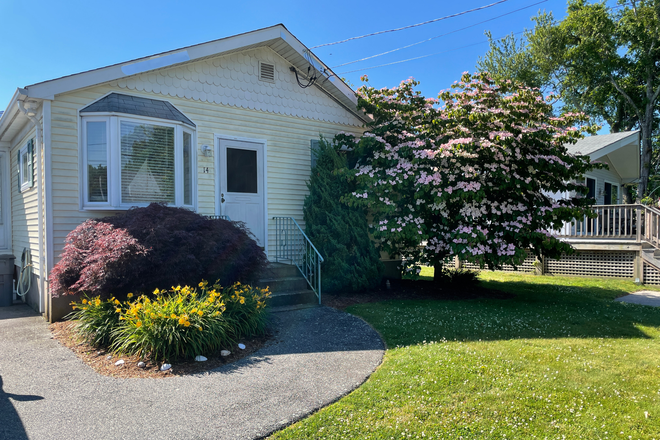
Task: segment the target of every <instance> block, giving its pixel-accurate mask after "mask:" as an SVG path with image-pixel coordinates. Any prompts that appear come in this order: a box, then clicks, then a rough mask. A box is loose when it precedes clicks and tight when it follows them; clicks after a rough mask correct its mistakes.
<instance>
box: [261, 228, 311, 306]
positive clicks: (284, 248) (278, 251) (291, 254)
mask: <svg viewBox="0 0 660 440" xmlns="http://www.w3.org/2000/svg"><path fill="white" fill-rule="evenodd" d="M273 220H275V261H277V262H289V263H291V264H295V265H296V267H297V268H298V270H300V273H301V274H302V276H303V277H304V278H305V280H307V284H309V287H310V288H311V289H312V290H313V291H314V293H315V294H316V296H317V297H318V299H319V304H321V263H323V257H322V256H321V254H320V253H319V251H318V250H317V249H316V248H315V247H314V245H313V244H312V242H311V241H310V240H309V238H308V237H307V235H305V233H304V232H303V230H302V228H301V227H300V225H299V224H298V222H297V221H296V220H295V219H294V218H292V217H273Z"/></svg>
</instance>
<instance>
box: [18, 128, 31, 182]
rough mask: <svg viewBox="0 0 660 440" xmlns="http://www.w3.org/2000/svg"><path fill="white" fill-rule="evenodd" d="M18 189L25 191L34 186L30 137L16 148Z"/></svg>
mask: <svg viewBox="0 0 660 440" xmlns="http://www.w3.org/2000/svg"><path fill="white" fill-rule="evenodd" d="M17 165H18V190H19V191H21V192H22V191H25V190H28V189H30V188H32V187H33V186H34V171H33V166H34V140H33V139H30V140H29V141H28V142H27V143H26V144H25V145H24V146H23V147H21V148H20V149H19V150H18V160H17Z"/></svg>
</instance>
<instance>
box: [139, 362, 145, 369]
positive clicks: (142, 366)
mask: <svg viewBox="0 0 660 440" xmlns="http://www.w3.org/2000/svg"><path fill="white" fill-rule="evenodd" d="M145 366H146V364H145V363H144V362H142V361H140V362H138V367H140V368H144V367H145Z"/></svg>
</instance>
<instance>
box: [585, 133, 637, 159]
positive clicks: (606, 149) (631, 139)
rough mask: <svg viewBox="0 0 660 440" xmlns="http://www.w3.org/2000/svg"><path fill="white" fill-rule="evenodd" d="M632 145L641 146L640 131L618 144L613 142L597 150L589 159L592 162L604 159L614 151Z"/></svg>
mask: <svg viewBox="0 0 660 440" xmlns="http://www.w3.org/2000/svg"><path fill="white" fill-rule="evenodd" d="M632 143H636V144H637V145H639V131H636V132H634V133H631V134H630V135H629V136H626V137H624V138H622V139H619V140H618V141H616V142H613V143H611V144H609V145H606V146H604V147H603V148H601V149H600V150H596V151H594V152H592V153H590V154H589V158H590V159H591V160H596V159H598V158H600V157H603V156H606V155H608V154H610V153H611V152H613V151H616V150H618V149H619V148H621V147H624V146H626V145H628V144H632Z"/></svg>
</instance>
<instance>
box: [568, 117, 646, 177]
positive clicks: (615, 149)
mask: <svg viewBox="0 0 660 440" xmlns="http://www.w3.org/2000/svg"><path fill="white" fill-rule="evenodd" d="M566 148H567V150H568V152H569V153H571V154H583V155H587V156H589V158H590V159H591V161H595V160H599V159H601V160H603V161H606V162H608V163H609V164H610V167H609V168H610V170H611V171H614V172H616V173H617V174H618V175H619V176H620V177H621V180H622V182H624V183H628V182H634V181H636V180H637V179H639V174H640V163H641V157H640V148H639V131H638V130H636V131H624V132H620V133H610V134H601V135H597V136H590V137H587V138H583V139H580V140H579V141H578V142H577V143H575V144H572V145H566Z"/></svg>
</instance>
